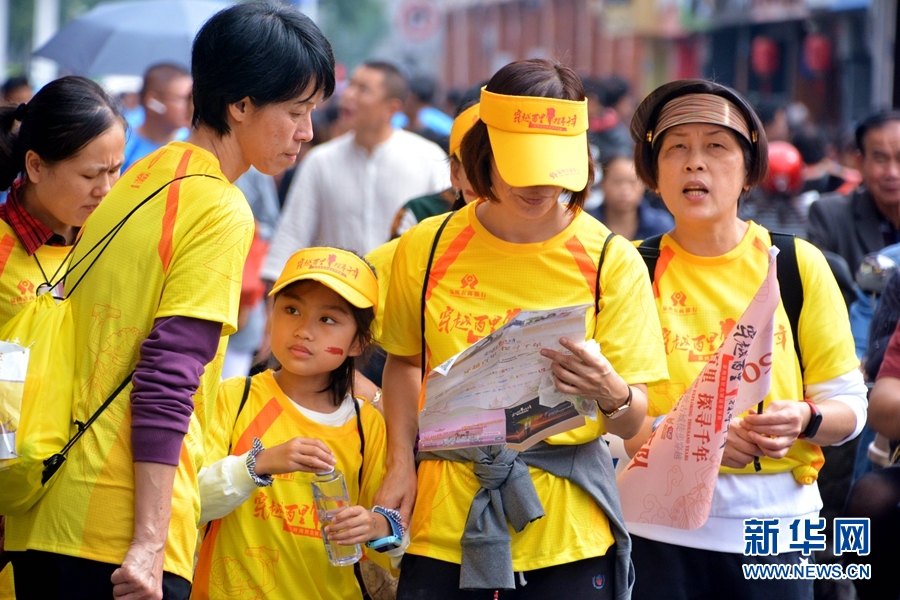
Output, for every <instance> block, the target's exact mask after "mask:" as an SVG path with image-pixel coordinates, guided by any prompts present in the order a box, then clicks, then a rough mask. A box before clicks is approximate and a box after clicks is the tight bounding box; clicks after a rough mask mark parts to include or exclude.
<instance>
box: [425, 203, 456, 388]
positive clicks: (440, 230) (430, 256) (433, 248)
mask: <svg viewBox="0 0 900 600" xmlns="http://www.w3.org/2000/svg"><path fill="white" fill-rule="evenodd" d="M455 214H456V211H453V212H451V213H450V214H449V215H447V218H446V219H444V222H443V223H441V226H440V227H438V230H437V233H435V234H434V241H433V242H431V252H429V254H428V266H427V267H425V280H424V281H423V282H422V307H421V308H422V309H421V311H420V313H421V317H422V378H423V379H424V378H425V374H426V373H427V372H428V357H426V356H425V295H426V294H427V293H428V280H429V279H430V278H431V265H432V264H433V263H434V253H435V251H437V246H438V242H439V241H440V239H441V234H442V233H444V227H446V226H447V223H449V222H450V219H451V218H452V217H453V215H455Z"/></svg>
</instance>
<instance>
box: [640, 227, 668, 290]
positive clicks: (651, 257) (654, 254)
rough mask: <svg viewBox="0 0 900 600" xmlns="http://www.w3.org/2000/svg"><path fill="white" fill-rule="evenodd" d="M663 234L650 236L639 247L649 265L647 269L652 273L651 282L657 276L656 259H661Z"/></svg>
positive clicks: (645, 262)
mask: <svg viewBox="0 0 900 600" xmlns="http://www.w3.org/2000/svg"><path fill="white" fill-rule="evenodd" d="M662 236H663V234H661V233H660V234H659V235H654V236H651V237H648V238H647V239H646V240H644V241H643V242H641V244H640V245H639V246H638V247H637V251H638V253H639V254H640V255H641V257H642V258H643V259H644V264H646V265H647V271H648V272H649V274H650V283H653V279H654V278H655V277H656V261H657V260H659V245H660V243H662Z"/></svg>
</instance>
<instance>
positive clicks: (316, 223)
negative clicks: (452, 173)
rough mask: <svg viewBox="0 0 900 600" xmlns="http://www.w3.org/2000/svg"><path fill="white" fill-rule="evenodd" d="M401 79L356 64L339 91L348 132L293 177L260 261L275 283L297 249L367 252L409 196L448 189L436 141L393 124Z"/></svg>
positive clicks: (315, 152)
mask: <svg viewBox="0 0 900 600" xmlns="http://www.w3.org/2000/svg"><path fill="white" fill-rule="evenodd" d="M406 94H407V86H406V80H405V79H404V77H403V75H402V74H401V73H400V71H399V70H398V69H397V68H396V67H395V66H394V65H391V64H389V63H385V62H380V61H370V62H366V63H363V64H362V65H360V66H359V67H358V68H357V69H356V71H354V72H353V76H352V77H351V79H350V83H349V85H348V86H347V88H346V89H345V90H344V92H343V93H342V94H341V97H340V100H339V102H340V107H341V119H342V120H343V121H345V122H346V123H348V124H349V125H350V127H351V129H352V131H350V132H348V133H346V134H344V135H342V136H340V137H338V138H335V139H333V140H331V141H329V142H326V143H324V144H322V145H321V146H317V147H316V148H313V149H312V150H311V151H310V152H309V154H307V156H306V158H305V159H304V161H303V164H302V165H301V166H300V167H299V171H298V173H297V175H296V176H295V177H294V180H293V182H292V183H291V188H290V190H289V191H288V196H287V200H286V202H285V206H284V209H283V211H282V213H281V219H280V221H279V223H278V228H277V229H276V232H275V237H274V239H273V240H272V245H271V247H270V249H269V256H268V257H267V258H266V263H265V266H264V267H263V278H265V279H267V280H269V281H275V280H276V279H277V278H278V274H279V273H281V269H282V267H283V266H284V263H285V261H287V259H288V257H289V256H290V255H291V254H293V253H294V252H295V251H297V250H299V249H301V248H306V247H311V246H335V247H338V248H346V249H348V250H354V251H357V252H359V253H360V254H364V253H366V252H368V251H370V250H372V249H373V248H375V247H377V246H379V245H381V244H383V243H384V242H386V241H388V239H390V233H391V222H392V219H393V217H394V215H395V214H396V213H397V210H398V209H399V208H400V207H401V206H402V205H403V203H404V202H406V201H407V200H409V199H410V198H415V197H416V196H421V195H423V194H429V193H432V192H438V191H440V190H443V189H446V188H447V187H449V183H450V180H449V177H448V175H447V165H446V162H445V161H446V160H447V155H446V154H444V152H443V151H442V150H441V149H440V148H439V147H438V146H437V145H436V144H434V143H432V142H429V141H428V140H426V139H424V138H422V137H421V136H418V135H416V134H414V133H411V132H409V131H405V130H402V129H394V128H393V127H392V126H391V118H392V117H393V115H394V113H396V112H398V111H400V110H401V109H402V108H403V100H404V98H405V97H406Z"/></svg>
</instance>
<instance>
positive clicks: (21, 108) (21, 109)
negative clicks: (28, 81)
mask: <svg viewBox="0 0 900 600" xmlns="http://www.w3.org/2000/svg"><path fill="white" fill-rule="evenodd" d="M27 110H28V104H26V103H25V102H23V103H22V104H20V105H18V106H17V107H16V110H15V112H13V119H15V120H16V121H21V120H22V119H23V118H25V111H27Z"/></svg>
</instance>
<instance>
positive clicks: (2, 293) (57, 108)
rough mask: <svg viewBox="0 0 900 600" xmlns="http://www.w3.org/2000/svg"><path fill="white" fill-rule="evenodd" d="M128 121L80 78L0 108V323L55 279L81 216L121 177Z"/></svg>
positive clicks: (52, 85)
mask: <svg viewBox="0 0 900 600" xmlns="http://www.w3.org/2000/svg"><path fill="white" fill-rule="evenodd" d="M125 127H126V125H125V119H124V118H123V117H122V115H121V113H120V112H119V109H118V108H116V104H115V102H114V101H113V100H112V99H111V98H110V97H109V96H108V95H107V94H106V92H104V91H103V88H101V87H100V86H99V85H97V84H96V83H94V82H93V81H90V80H89V79H84V78H83V77H62V78H60V79H57V80H55V81H52V82H50V83H49V84H47V85H46V86H44V87H43V88H41V90H40V91H39V92H38V93H37V94H36V95H35V96H34V98H32V99H31V100H30V101H29V102H28V103H27V104H20V105H18V106H7V107H3V108H0V189H3V190H9V192H8V195H7V199H6V202H5V203H4V204H2V205H0V324H3V323H6V322H7V321H8V320H9V319H11V318H12V317H13V316H14V315H15V314H16V313H18V312H19V310H21V309H22V307H23V306H24V305H25V304H27V303H28V302H30V301H31V300H33V299H34V298H35V297H36V295H37V293H38V292H39V291H41V288H42V286H45V284H47V283H56V282H57V281H58V280H59V279H60V278H61V277H62V272H63V271H64V269H62V268H61V267H62V265H63V263H64V261H65V258H66V257H67V255H68V254H69V251H70V250H71V248H72V244H73V243H74V242H75V236H76V235H77V234H78V231H79V229H80V228H81V226H82V225H84V222H85V220H86V219H87V218H88V216H89V215H90V214H91V213H92V212H93V211H94V209H95V208H97V206H98V205H99V204H100V201H101V200H103V198H104V197H105V196H106V194H107V192H109V190H110V188H111V187H112V185H113V184H114V183H115V182H116V181H117V180H118V179H119V169H120V168H121V166H122V156H123V151H124V150H123V149H124V147H125Z"/></svg>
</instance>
